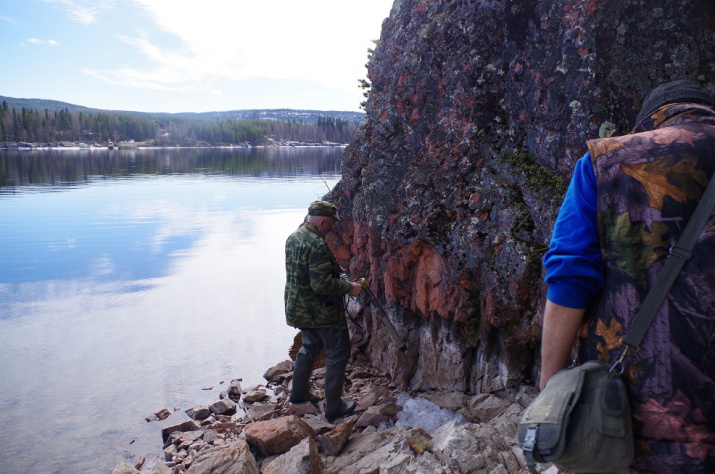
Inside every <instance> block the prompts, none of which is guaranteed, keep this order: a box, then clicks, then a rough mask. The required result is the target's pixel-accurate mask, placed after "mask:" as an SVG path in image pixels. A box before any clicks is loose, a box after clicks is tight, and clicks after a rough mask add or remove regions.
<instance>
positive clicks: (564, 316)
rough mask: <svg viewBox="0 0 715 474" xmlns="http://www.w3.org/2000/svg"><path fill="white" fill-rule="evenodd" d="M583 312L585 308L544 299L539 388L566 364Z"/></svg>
mask: <svg viewBox="0 0 715 474" xmlns="http://www.w3.org/2000/svg"><path fill="white" fill-rule="evenodd" d="M585 312H586V310H585V309H575V308H567V307H566V306H561V305H558V304H556V303H552V302H551V301H549V300H546V307H545V308H544V326H543V329H542V332H541V381H540V383H539V389H540V390H543V389H544V386H545V385H546V382H547V381H548V380H549V379H550V378H551V376H552V375H554V374H555V373H556V372H558V371H559V370H561V369H563V368H565V367H567V366H568V364H569V356H570V354H571V348H572V347H573V343H574V341H575V340H576V335H577V334H578V330H579V328H580V327H581V322H582V321H583V316H584V313H585Z"/></svg>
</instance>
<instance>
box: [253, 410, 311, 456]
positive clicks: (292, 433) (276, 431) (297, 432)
mask: <svg viewBox="0 0 715 474" xmlns="http://www.w3.org/2000/svg"><path fill="white" fill-rule="evenodd" d="M245 433H246V439H247V441H248V442H249V443H250V444H251V445H252V446H254V447H256V449H258V451H259V452H260V453H261V454H262V455H263V456H272V455H276V454H283V453H285V452H287V451H288V450H289V449H290V448H292V447H293V446H295V445H296V444H298V443H300V442H301V441H302V440H303V439H305V438H315V432H314V431H313V429H312V428H311V427H310V425H308V424H307V423H306V422H304V421H303V420H301V419H300V418H298V417H297V416H295V415H291V416H285V417H281V418H276V419H273V420H268V421H259V422H256V423H251V424H249V425H248V426H247V427H246V430H245Z"/></svg>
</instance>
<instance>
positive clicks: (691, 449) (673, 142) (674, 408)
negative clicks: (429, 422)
mask: <svg viewBox="0 0 715 474" xmlns="http://www.w3.org/2000/svg"><path fill="white" fill-rule="evenodd" d="M588 148H589V151H590V152H591V157H592V162H593V167H594V171H595V174H596V183H597V199H598V224H599V239H600V243H601V255H602V257H603V259H604V260H605V261H606V262H607V264H606V276H605V282H604V289H603V292H602V294H601V295H599V299H598V301H597V302H595V303H594V305H593V307H591V308H589V311H588V316H587V324H588V336H587V337H585V338H583V339H581V340H580V341H579V358H580V359H581V361H584V360H589V359H600V360H602V361H606V362H608V361H611V362H613V361H614V358H616V357H617V356H618V355H619V354H620V340H621V338H622V337H623V336H624V335H625V332H626V331H627V329H628V327H629V325H630V323H631V321H632V318H633V316H634V315H635V313H636V311H637V310H638V308H639V307H640V304H641V302H642V301H643V299H644V298H645V296H646V294H647V292H648V290H649V289H650V287H651V286H652V285H653V283H654V281H655V279H656V277H657V275H658V272H659V271H660V270H661V268H662V267H663V263H664V261H665V259H666V257H667V255H668V249H669V248H670V246H671V245H673V244H674V243H675V242H676V241H677V239H678V237H679V236H680V234H681V232H682V231H683V229H684V228H685V226H686V225H687V223H688V219H689V218H690V216H691V214H692V213H693V211H694V210H695V207H696V206H697V204H698V201H699V198H700V196H701V194H702V193H703V191H704V189H705V187H706V186H707V183H708V181H709V180H710V178H711V177H712V175H713V170H715V111H713V109H711V108H709V107H706V106H700V105H697V104H669V105H666V106H664V107H661V108H660V109H659V110H658V111H656V112H655V113H654V114H653V115H652V116H651V117H650V118H649V119H648V120H646V121H644V122H642V123H641V124H640V125H639V126H638V128H636V129H635V130H633V132H631V133H630V134H628V135H626V136H622V137H614V138H605V139H600V140H592V141H590V142H589V143H588ZM624 363H625V365H626V371H627V374H626V375H627V377H626V380H627V384H628V387H629V392H630V399H631V405H632V414H633V418H634V419H633V422H634V435H635V438H636V459H635V462H634V465H633V466H634V467H635V468H637V469H639V470H644V471H646V472H705V471H707V470H710V469H715V466H713V465H712V463H715V214H713V215H711V217H710V219H709V221H708V223H707V224H706V228H705V230H704V231H703V233H702V234H701V235H700V237H699V239H698V242H697V244H696V245H695V248H694V250H693V256H692V259H691V260H690V261H689V262H688V263H687V264H686V265H685V267H684V268H683V270H682V272H681V274H680V276H679V278H678V279H677V280H676V282H675V284H674V285H673V288H672V290H671V291H670V293H669V295H668V297H667V298H666V300H665V303H664V304H663V306H662V307H661V309H660V311H659V313H658V314H657V316H656V318H655V321H654V322H653V324H652V326H651V327H650V329H649V330H648V332H647V333H646V335H645V337H644V340H643V342H642V344H641V346H640V350H639V351H638V352H637V353H634V354H632V355H629V356H628V357H627V358H626V360H625V361H624ZM709 472H715V470H710V471H709Z"/></svg>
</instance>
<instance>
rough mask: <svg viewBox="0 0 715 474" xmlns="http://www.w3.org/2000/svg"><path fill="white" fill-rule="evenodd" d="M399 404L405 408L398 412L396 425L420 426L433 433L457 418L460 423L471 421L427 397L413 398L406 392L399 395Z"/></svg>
mask: <svg viewBox="0 0 715 474" xmlns="http://www.w3.org/2000/svg"><path fill="white" fill-rule="evenodd" d="M397 404H398V405H400V406H402V408H403V410H402V411H400V412H398V414H397V422H396V423H395V426H412V427H418V426H419V427H420V428H422V429H424V430H425V431H427V432H429V433H431V432H432V431H434V430H436V429H437V428H439V427H440V426H442V425H444V424H445V423H449V422H450V421H452V420H455V421H456V422H457V424H460V425H463V424H465V423H468V422H469V420H467V419H466V418H465V417H464V416H462V415H460V414H459V413H455V412H453V411H452V410H448V409H446V408H440V407H439V406H438V405H435V404H434V403H432V402H431V401H429V400H427V399H425V398H419V397H418V398H412V397H410V396H409V395H407V394H406V393H401V394H399V395H398V396H397Z"/></svg>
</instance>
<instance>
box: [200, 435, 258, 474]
mask: <svg viewBox="0 0 715 474" xmlns="http://www.w3.org/2000/svg"><path fill="white" fill-rule="evenodd" d="M207 472H216V473H221V474H259V473H260V470H259V469H258V464H257V463H256V458H255V457H253V454H251V450H250V448H249V447H248V444H247V443H246V440H245V439H238V440H237V441H234V442H232V443H230V444H228V445H226V446H217V447H212V448H208V449H206V450H205V451H203V452H201V453H200V454H199V455H198V456H197V457H196V459H194V461H193V463H192V464H191V467H190V468H189V469H188V470H187V471H186V473H187V474H203V473H207Z"/></svg>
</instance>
